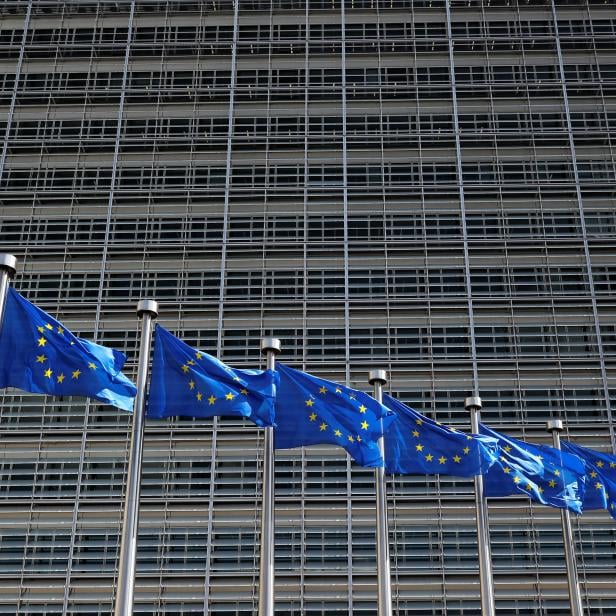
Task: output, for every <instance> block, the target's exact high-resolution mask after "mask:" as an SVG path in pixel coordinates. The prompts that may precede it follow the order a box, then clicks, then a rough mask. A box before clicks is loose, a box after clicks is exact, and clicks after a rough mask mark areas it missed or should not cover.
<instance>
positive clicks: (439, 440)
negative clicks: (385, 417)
mask: <svg viewBox="0 0 616 616" xmlns="http://www.w3.org/2000/svg"><path fill="white" fill-rule="evenodd" d="M383 404H384V405H385V406H386V407H387V408H388V409H391V410H392V411H394V412H395V413H396V417H397V421H394V422H392V423H391V425H390V426H389V428H388V429H387V431H386V432H385V469H386V470H387V472H388V473H400V474H402V475H433V474H439V475H455V476H458V477H471V476H473V475H480V474H483V473H485V472H486V471H487V470H488V468H490V466H492V464H493V463H494V461H495V460H496V457H497V454H496V451H497V441H496V440H495V439H493V438H490V437H488V436H479V435H477V436H471V435H469V434H464V433H463V432H459V431H458V430H454V429H453V428H449V427H447V426H444V425H442V424H441V423H440V422H437V421H434V420H432V419H430V418H428V417H424V416H423V415H421V414H420V413H418V412H417V411H414V410H413V409H411V408H409V407H408V406H405V405H404V404H402V402H400V401H398V400H396V399H395V398H392V397H391V396H388V395H384V396H383Z"/></svg>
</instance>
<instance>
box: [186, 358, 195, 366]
mask: <svg viewBox="0 0 616 616" xmlns="http://www.w3.org/2000/svg"><path fill="white" fill-rule="evenodd" d="M186 363H187V364H188V365H189V366H194V365H195V361H194V360H193V359H189V360H188V361H187V362H186Z"/></svg>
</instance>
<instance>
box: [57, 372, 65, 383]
mask: <svg viewBox="0 0 616 616" xmlns="http://www.w3.org/2000/svg"><path fill="white" fill-rule="evenodd" d="M64 379H65V377H64V375H63V374H58V383H62V381H63V380H64Z"/></svg>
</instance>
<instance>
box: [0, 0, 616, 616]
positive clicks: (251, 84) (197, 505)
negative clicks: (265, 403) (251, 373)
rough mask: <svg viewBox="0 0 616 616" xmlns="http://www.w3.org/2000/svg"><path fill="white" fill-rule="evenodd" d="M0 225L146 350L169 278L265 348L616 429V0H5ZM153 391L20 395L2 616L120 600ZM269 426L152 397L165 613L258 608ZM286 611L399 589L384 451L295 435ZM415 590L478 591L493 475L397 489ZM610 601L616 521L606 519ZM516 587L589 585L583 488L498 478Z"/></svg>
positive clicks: (101, 318) (472, 604)
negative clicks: (565, 491) (569, 524)
mask: <svg viewBox="0 0 616 616" xmlns="http://www.w3.org/2000/svg"><path fill="white" fill-rule="evenodd" d="M0 45H1V49H0V131H1V134H2V136H3V140H2V150H1V154H0V174H1V175H0V249H1V250H3V251H7V252H13V253H15V254H16V255H17V256H18V258H19V270H18V273H17V276H16V278H15V280H14V284H15V286H16V288H17V289H18V290H20V291H21V292H23V293H24V294H25V295H26V296H27V297H28V298H29V299H30V300H32V301H34V302H35V303H37V304H38V305H39V306H41V307H42V308H44V309H45V310H47V311H49V312H51V313H52V314H54V315H58V317H59V318H60V319H61V320H62V321H64V322H65V324H66V325H67V326H69V327H71V328H72V329H73V330H74V331H75V332H77V333H79V334H81V335H82V336H83V337H88V338H91V339H95V340H96V341H98V342H102V343H104V344H107V345H110V346H114V347H116V348H119V349H123V350H124V351H126V353H127V354H128V356H129V369H128V371H129V373H131V374H132V375H133V376H134V374H135V366H136V357H135V343H136V338H137V329H138V323H137V317H136V313H135V306H136V303H137V301H138V299H140V298H142V297H153V298H156V299H158V300H159V301H160V303H161V314H160V318H159V322H160V323H161V324H163V325H164V326H165V327H167V328H169V329H170V330H172V331H173V332H174V333H176V334H177V335H179V336H181V337H182V338H184V339H185V340H186V341H187V342H189V343H190V344H192V345H194V346H198V347H199V348H201V349H203V350H205V351H208V352H210V353H212V354H215V355H218V356H220V357H221V358H222V359H223V360H224V361H226V362H228V363H230V364H232V365H234V366H237V367H248V366H252V367H257V366H261V367H262V366H263V365H264V362H263V358H262V357H261V356H260V353H259V339H260V337H261V336H262V335H275V336H277V337H279V338H280V339H281V340H282V345H283V351H282V354H281V355H280V356H279V361H283V362H288V363H289V364H291V365H293V366H296V367H299V368H300V369H304V370H307V371H309V372H313V373H315V374H317V375H319V376H323V377H325V378H329V379H332V380H337V381H340V382H343V383H348V384H350V385H352V386H354V387H357V388H361V389H365V390H368V389H369V385H368V383H367V372H368V370H369V369H370V368H385V369H387V370H388V372H389V374H390V377H391V379H390V383H389V384H388V385H387V389H388V391H390V392H392V393H393V394H394V395H396V396H397V397H398V398H400V399H401V400H403V401H405V402H406V403H408V404H410V405H412V406H414V407H416V408H418V409H420V410H423V411H424V412H426V413H427V414H429V415H430V416H432V417H436V418H437V419H439V420H440V421H443V422H448V423H450V424H452V425H455V426H456V427H460V428H466V427H467V426H468V424H469V417H468V414H467V413H466V412H465V411H464V408H463V405H464V398H465V396H466V395H468V394H469V393H471V392H472V391H473V389H474V386H475V385H476V386H477V388H478V390H479V393H480V395H481V396H482V399H483V403H484V408H483V420H484V421H485V422H486V423H488V424H490V425H491V426H493V427H495V428H496V429H499V430H502V431H504V432H507V433H508V434H511V435H514V436H521V437H523V438H525V439H528V440H530V441H534V442H544V443H547V442H550V436H549V435H548V434H547V433H546V432H545V420H546V419H548V418H550V417H561V418H562V419H563V420H564V421H565V425H566V430H567V431H566V432H565V434H564V437H565V438H567V437H569V438H573V439H575V441H576V442H578V443H579V444H582V445H586V446H590V447H594V448H596V449H599V450H602V451H607V452H609V451H612V446H613V444H614V442H613V431H614V425H615V424H614V418H613V411H612V406H611V404H612V401H611V400H610V396H613V395H614V392H615V391H616V385H615V383H614V379H615V377H616V372H615V370H616V367H615V363H614V355H615V353H616V304H615V302H614V292H615V290H616V252H615V250H614V247H615V243H614V237H615V234H616V209H615V207H614V206H615V189H614V187H615V183H616V177H615V169H614V160H615V156H616V154H615V144H614V141H613V140H614V135H615V134H616V98H615V97H616V13H615V11H614V4H613V2H612V1H611V0H601V1H599V0H483V1H481V0H274V1H265V0H235V1H232V0H200V1H194V2H191V1H183V0H182V1H180V0H178V1H169V2H164V1H160V2H153V1H148V0H134V1H119V2H108V1H102V2H92V1H90V0H82V1H80V2H52V1H42V0H41V1H29V2H28V1H21V2H13V1H8V0H7V1H4V2H2V3H1V4H0ZM129 420H130V417H129V416H128V415H127V414H126V413H123V412H121V411H116V410H115V409H113V408H111V407H103V406H101V405H99V404H94V403H88V402H87V401H84V400H83V399H77V398H75V399H64V400H62V399H59V398H47V399H45V398H43V397H41V396H34V395H30V394H25V393H22V392H18V391H15V390H10V391H7V392H5V394H4V396H3V397H2V399H1V405H0V430H1V435H0V456H1V457H0V460H1V473H2V474H1V478H0V499H1V507H0V614H12V615H14V614H16V613H17V614H20V615H30V614H37V615H43V614H44V615H48V616H52V615H53V616H57V615H60V614H69V615H75V616H76V615H84V614H88V615H108V614H110V613H111V612H112V600H113V594H114V585H115V583H116V567H117V558H118V534H119V527H120V513H121V506H122V494H123V489H124V482H125V470H126V459H127V444H128V431H129V426H130V421H129ZM261 448H262V434H261V433H260V431H259V430H258V429H257V428H256V427H254V426H253V425H251V424H248V423H243V422H242V421H238V420H233V419H221V420H219V421H192V420H186V419H181V420H180V419H177V420H172V421H169V422H159V423H154V422H152V423H149V424H148V427H147V431H146V442H145V459H144V469H143V488H142V506H141V532H140V538H139V554H138V577H137V584H136V601H135V614H152V615H154V614H161V615H162V614H164V615H169V616H170V615H173V616H179V615H186V614H206V615H208V616H232V615H236V616H240V615H241V616H252V615H253V614H255V613H256V606H257V593H258V564H259V553H258V551H259V521H260V520H259V518H260V506H259V499H260V473H261V469H262V464H261ZM276 478H277V485H276V524H277V526H276V599H277V614H280V615H290V616H299V615H302V616H304V615H305V616H342V615H346V614H353V615H355V616H373V615H374V614H375V613H376V601H375V597H376V584H375V582H376V574H375V545H374V535H375V510H374V486H373V474H372V472H371V471H369V470H364V469H362V468H360V467H358V466H356V465H354V464H352V463H351V462H350V461H349V460H348V459H347V457H346V455H345V453H344V452H343V451H342V450H341V449H335V448H332V447H312V448H309V449H304V450H292V451H280V452H277V456H276ZM388 490H389V522H390V541H391V560H392V587H393V597H394V611H395V613H396V615H398V616H411V615H413V616H415V615H417V616H419V615H440V616H455V615H464V616H471V615H472V616H478V615H479V614H480V604H479V576H478V563H477V550H476V533H475V526H474V524H475V522H474V509H473V503H474V501H473V491H472V483H471V481H469V480H452V479H450V478H446V477H444V478H442V479H439V478H438V477H428V478H427V477H394V478H392V479H391V481H390V482H389V484H388ZM573 524H574V533H575V540H576V547H577V552H578V566H579V575H580V580H581V585H582V593H583V599H584V603H585V605H586V606H587V612H586V614H587V615H592V616H595V615H597V616H598V615H614V614H616V583H615V574H614V571H615V569H614V567H615V563H616V547H615V545H616V532H615V530H616V523H615V522H614V521H612V520H611V519H610V518H609V516H608V515H607V513H605V512H602V511H597V512H589V513H586V514H585V515H584V516H583V517H582V518H580V519H579V520H574V523H573ZM490 535H491V539H492V558H493V564H494V584H495V594H496V603H497V612H498V614H500V615H502V616H511V615H514V614H525V615H531V614H532V615H550V616H562V615H563V614H567V613H568V609H569V608H568V605H569V604H568V599H567V587H566V576H565V561H564V554H563V543H562V536H561V531H560V518H559V512H558V511H557V510H553V509H549V508H546V507H541V506H535V505H531V504H530V502H529V501H528V500H527V499H524V498H509V499H500V500H492V501H490Z"/></svg>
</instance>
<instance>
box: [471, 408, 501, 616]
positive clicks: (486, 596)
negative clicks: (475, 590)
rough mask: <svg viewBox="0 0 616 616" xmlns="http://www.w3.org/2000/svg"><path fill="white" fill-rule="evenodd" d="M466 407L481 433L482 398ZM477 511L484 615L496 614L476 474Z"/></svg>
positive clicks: (480, 481) (480, 487)
mask: <svg viewBox="0 0 616 616" xmlns="http://www.w3.org/2000/svg"><path fill="white" fill-rule="evenodd" d="M464 408H465V409H466V410H467V411H469V412H470V414H471V431H472V433H473V434H479V422H480V412H481V398H480V397H479V396H471V397H469V398H466V400H464ZM475 511H476V520H477V551H478V553H479V588H480V592H481V614H482V616H494V614H495V608H494V588H493V587H492V558H491V555H490V534H489V529H488V506H487V503H486V499H485V498H484V496H483V476H482V475H475Z"/></svg>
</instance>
